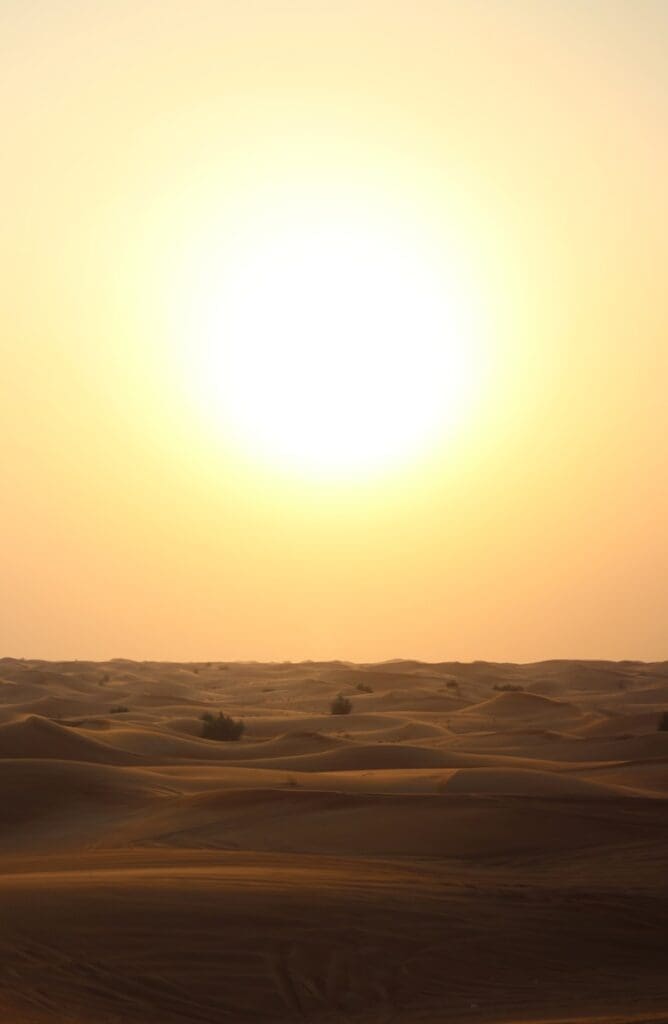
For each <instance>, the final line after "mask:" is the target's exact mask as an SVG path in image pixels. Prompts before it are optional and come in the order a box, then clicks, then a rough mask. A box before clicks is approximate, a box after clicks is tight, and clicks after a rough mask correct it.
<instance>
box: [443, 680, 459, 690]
mask: <svg viewBox="0 0 668 1024" xmlns="http://www.w3.org/2000/svg"><path fill="white" fill-rule="evenodd" d="M445 685H446V686H447V688H448V690H458V689H459V683H458V682H457V680H456V679H448V681H447V683H446V684H445Z"/></svg>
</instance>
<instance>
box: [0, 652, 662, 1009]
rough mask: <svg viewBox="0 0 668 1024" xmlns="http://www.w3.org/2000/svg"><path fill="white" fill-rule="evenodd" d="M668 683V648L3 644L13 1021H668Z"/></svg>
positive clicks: (3, 926)
mask: <svg viewBox="0 0 668 1024" xmlns="http://www.w3.org/2000/svg"><path fill="white" fill-rule="evenodd" d="M667 704H668V665H667V664H653V665H645V664H640V663H617V664H615V663H606V662H595V663H594V662H545V663H541V664H537V665H528V666H512V665H491V664H485V663H474V664H472V665H463V664H439V665H424V664H420V663H417V662H391V663H387V664H383V665H370V666H358V665H351V664H343V663H326V664H325V663H322V664H314V663H308V664H302V665H291V664H281V665H278V664H272V665H260V664H229V665H227V664H220V663H218V662H216V663H209V664H204V663H202V664H195V665H192V664H190V665H173V664H158V663H141V664H138V663H134V662H129V661H122V660H117V661H112V662H108V663H105V664H93V663H86V662H69V663H59V664H49V663H44V662H36V661H16V660H12V659H4V660H3V661H0V807H1V808H2V828H1V830H0V889H1V898H2V915H1V916H0V954H1V955H0V1021H2V1022H4V1021H7V1022H8V1024H66V1022H67V1024H101V1022H104V1024H121V1022H123V1024H196V1022H197V1024H217V1022H219V1021H229V1022H232V1024H246V1022H248V1024H250V1022H254V1024H260V1022H261V1024H271V1022H279V1021H308V1022H310V1024H335V1022H340V1024H356V1022H357V1024H442V1022H443V1024H448V1022H450V1024H455V1022H456V1024H460V1022H469V1024H470V1022H473V1024H494V1022H495V1024H501V1022H504V1024H509V1022H520V1021H534V1022H536V1021H551V1022H556V1021H560V1022H563V1021H571V1022H575V1021H578V1022H582V1021H590V1022H594V1021H596V1022H598V1024H604V1022H606V1024H613V1022H617V1024H621V1022H630V1021H638V1022H640V1021H645V1022H648V1021H655V1022H659V1021H664V1022H665V1021H666V1020H668V981H667V967H668V960H667V955H666V934H668V930H667V929H668V894H667V880H666V879H667V875H668V872H666V863H667V862H668V800H667V797H668V731H666V718H667V716H666V713H665V708H666V706H667ZM342 708H345V711H343V712H342V711H341V709H342ZM221 709H222V710H221ZM657 725H658V728H657ZM220 740H223V742H220ZM230 741H232V742H230Z"/></svg>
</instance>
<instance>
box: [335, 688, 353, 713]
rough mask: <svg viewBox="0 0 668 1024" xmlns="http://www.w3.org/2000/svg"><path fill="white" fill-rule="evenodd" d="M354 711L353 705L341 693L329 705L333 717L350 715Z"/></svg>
mask: <svg viewBox="0 0 668 1024" xmlns="http://www.w3.org/2000/svg"><path fill="white" fill-rule="evenodd" d="M352 709H353V706H352V703H351V702H350V701H349V700H348V698H347V697H344V696H343V694H342V693H339V694H338V695H337V696H336V697H335V698H334V700H333V701H332V703H331V704H330V705H329V711H330V714H332V715H349V714H350V712H351V711H352Z"/></svg>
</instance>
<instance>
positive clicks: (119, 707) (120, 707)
mask: <svg viewBox="0 0 668 1024" xmlns="http://www.w3.org/2000/svg"><path fill="white" fill-rule="evenodd" d="M129 710H130V708H129V707H127V706H126V705H125V704H114V706H113V708H109V714H110V715H122V714H124V713H125V712H126V711H129Z"/></svg>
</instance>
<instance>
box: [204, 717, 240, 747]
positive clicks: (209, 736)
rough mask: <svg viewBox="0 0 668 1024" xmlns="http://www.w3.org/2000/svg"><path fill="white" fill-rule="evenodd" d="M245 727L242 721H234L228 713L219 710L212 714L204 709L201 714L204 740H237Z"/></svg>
mask: <svg viewBox="0 0 668 1024" xmlns="http://www.w3.org/2000/svg"><path fill="white" fill-rule="evenodd" d="M244 729H245V726H244V723H243V722H241V721H238V722H235V720H234V719H233V718H230V716H229V715H224V714H223V712H222V711H219V712H218V714H217V715H212V714H211V712H210V711H206V712H205V713H204V714H203V715H202V736H203V737H204V739H205V740H238V739H240V738H241V736H242V734H243V731H244Z"/></svg>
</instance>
